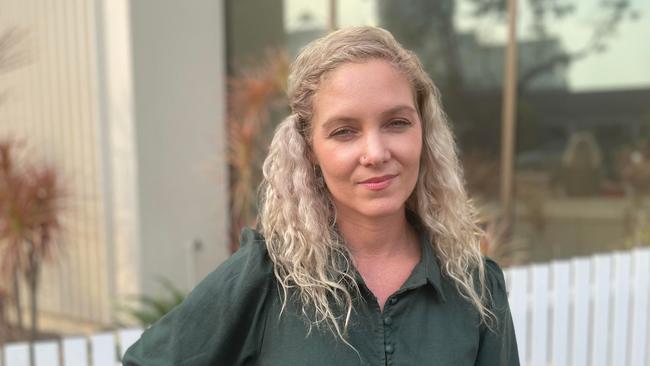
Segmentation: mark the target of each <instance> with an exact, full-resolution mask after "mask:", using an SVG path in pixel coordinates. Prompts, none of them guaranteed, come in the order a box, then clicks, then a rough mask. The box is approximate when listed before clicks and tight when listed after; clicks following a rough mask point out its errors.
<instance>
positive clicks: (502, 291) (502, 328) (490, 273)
mask: <svg viewBox="0 0 650 366" xmlns="http://www.w3.org/2000/svg"><path fill="white" fill-rule="evenodd" d="M485 272H486V273H485V275H486V279H487V286H488V289H489V290H490V293H491V295H492V296H491V298H492V299H491V310H492V312H493V313H494V315H495V317H496V322H493V323H492V324H490V327H487V326H485V325H482V326H481V336H480V344H479V351H478V356H477V358H476V366H515V365H519V353H518V351H517V340H516V339H515V330H514V326H513V324H512V317H511V315H510V306H509V304H508V295H507V293H506V283H505V279H504V277H503V271H501V268H499V265H498V264H496V262H494V261H493V260H491V259H489V258H486V260H485Z"/></svg>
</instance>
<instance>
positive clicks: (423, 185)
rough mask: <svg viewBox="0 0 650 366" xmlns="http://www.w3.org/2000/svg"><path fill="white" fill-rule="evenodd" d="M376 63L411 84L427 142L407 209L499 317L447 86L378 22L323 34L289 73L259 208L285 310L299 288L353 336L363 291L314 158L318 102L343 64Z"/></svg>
mask: <svg viewBox="0 0 650 366" xmlns="http://www.w3.org/2000/svg"><path fill="white" fill-rule="evenodd" d="M370 59H381V60H386V61H388V62H390V63H391V64H392V65H393V66H394V67H395V68H396V70H398V71H400V72H401V73H402V74H403V75H404V76H405V77H406V78H407V79H408V80H409V81H410V83H411V85H412V88H413V91H414V94H415V99H416V100H415V102H416V107H417V110H418V113H419V116H420V119H421V121H422V132H423V147H422V154H421V162H420V174H419V177H418V180H417V183H416V186H415V189H414V191H413V193H412V194H411V196H410V197H409V199H408V200H407V202H406V208H407V209H408V210H409V211H412V212H413V213H415V214H416V215H417V217H418V219H419V220H420V223H421V224H422V227H423V229H424V230H425V231H426V234H427V235H428V237H429V239H430V242H431V243H432V245H433V248H434V251H435V253H436V255H437V257H438V260H439V261H440V264H441V270H442V272H443V275H445V276H446V277H448V278H450V279H451V280H452V281H453V283H454V284H455V285H456V287H457V288H458V290H459V292H460V294H461V295H462V296H463V297H465V298H466V299H467V300H469V302H470V303H472V304H473V305H474V307H475V308H476V310H477V311H478V313H479V314H480V317H481V320H482V321H486V320H488V319H490V318H492V317H493V314H492V313H491V311H490V310H489V309H488V307H487V305H486V304H487V300H488V299H487V298H488V297H489V294H488V292H487V290H486V285H485V281H486V280H485V268H484V262H483V258H482V255H481V252H480V249H479V242H480V238H481V230H480V228H479V227H478V226H477V225H476V220H475V216H476V215H475V210H474V208H473V206H472V204H471V202H470V201H469V199H468V197H467V193H466V191H465V188H464V184H463V183H464V181H463V174H462V170H461V168H460V164H459V161H458V157H457V152H456V144H455V142H454V138H453V135H452V133H451V130H450V128H449V125H448V122H447V118H446V115H445V113H444V112H443V111H442V109H441V106H440V96H439V93H438V90H437V88H436V87H435V86H434V84H433V82H432V81H431V78H430V77H429V76H428V75H427V74H426V72H425V71H424V69H423V68H422V65H421V63H420V61H419V60H418V58H417V56H416V55H415V54H414V53H412V52H410V51H408V50H405V49H404V48H403V47H402V46H401V45H400V44H399V43H398V42H397V41H396V40H395V39H394V38H393V36H392V35H391V34H390V33H389V32H388V31H386V30H383V29H380V28H374V27H354V28H346V29H342V30H339V31H336V32H333V33H331V34H329V35H327V36H326V37H323V38H321V39H318V40H315V41H313V42H312V43H310V44H309V45H307V47H306V48H304V49H303V50H302V52H301V53H300V55H299V56H298V58H297V59H296V60H295V62H294V63H293V64H292V66H291V69H290V73H289V80H288V91H287V94H288V97H289V104H290V106H291V112H292V113H291V114H290V115H289V116H288V117H287V118H286V119H285V120H284V121H282V122H281V123H280V125H279V126H278V128H277V130H276V132H275V135H274V137H273V140H272V142H271V146H270V149H269V154H268V156H267V158H266V160H265V161H264V165H263V174H264V179H263V181H262V184H261V186H260V213H259V224H260V230H261V232H262V235H263V236H264V237H265V239H266V246H267V249H268V253H269V256H270V258H271V260H272V261H273V265H274V272H275V276H276V278H277V281H278V283H279V287H281V289H282V295H283V307H282V308H283V309H284V308H285V306H286V304H287V301H288V297H289V295H290V294H291V296H296V298H297V299H298V300H299V301H300V303H301V304H302V312H303V314H304V315H305V316H306V317H307V318H308V320H309V323H310V324H311V325H319V324H326V325H327V327H328V328H329V329H330V330H331V331H333V333H334V334H335V335H337V336H338V337H340V338H341V339H343V340H344V341H345V334H346V331H347V328H348V325H349V320H350V315H351V312H352V307H353V301H354V299H355V298H356V297H357V296H358V295H359V292H358V291H359V289H358V287H357V284H356V281H355V280H354V274H353V268H352V265H351V262H350V253H349V252H348V250H347V248H346V246H345V243H344V241H343V240H342V239H341V238H340V236H339V235H338V233H337V229H336V211H335V208H334V206H333V204H332V199H331V196H330V194H329V192H328V190H327V187H325V186H324V184H323V183H322V181H320V180H319V176H318V173H317V172H316V171H315V168H314V164H313V163H312V161H311V160H310V159H309V156H310V152H311V133H312V131H311V128H312V125H311V122H312V113H313V98H314V95H315V93H316V92H317V91H318V88H319V86H320V84H321V82H322V80H323V77H324V76H326V75H327V74H328V73H330V72H332V71H333V70H335V69H336V68H337V67H338V66H340V65H342V64H344V63H348V62H357V63H359V62H364V61H367V60H370ZM477 283H478V286H476V284H477Z"/></svg>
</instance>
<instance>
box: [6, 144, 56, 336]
mask: <svg viewBox="0 0 650 366" xmlns="http://www.w3.org/2000/svg"><path fill="white" fill-rule="evenodd" d="M16 146H17V144H16V142H14V141H11V140H5V141H0V251H1V253H2V257H1V262H0V269H1V270H2V272H3V275H4V276H8V277H9V278H13V283H14V297H15V298H16V299H19V298H20V296H19V293H18V289H19V286H18V281H19V276H20V275H22V276H24V278H25V280H26V282H27V286H28V289H29V303H30V315H31V316H30V318H31V331H30V334H31V335H30V338H31V339H32V340H35V339H36V337H37V333H38V296H37V293H38V287H39V280H40V275H41V269H42V265H43V263H44V262H45V261H47V260H50V259H51V258H52V257H53V255H54V253H55V251H56V250H57V249H58V248H57V246H58V245H59V242H58V241H57V240H56V239H57V237H58V234H59V233H60V231H61V214H62V202H63V199H64V197H65V196H66V191H65V190H64V189H63V186H62V182H61V178H60V176H59V174H58V173H57V171H56V170H55V169H54V168H53V167H52V166H50V165H47V164H27V163H25V162H19V161H18V160H17V159H16V156H15V154H14V149H15V147H16ZM18 306H19V304H18ZM17 311H18V312H19V313H18V316H19V317H22V314H21V313H20V310H19V309H17Z"/></svg>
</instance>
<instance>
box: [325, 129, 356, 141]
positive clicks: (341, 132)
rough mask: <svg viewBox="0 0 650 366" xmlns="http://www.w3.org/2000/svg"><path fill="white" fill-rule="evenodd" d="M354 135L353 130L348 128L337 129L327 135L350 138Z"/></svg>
mask: <svg viewBox="0 0 650 366" xmlns="http://www.w3.org/2000/svg"><path fill="white" fill-rule="evenodd" d="M353 135H354V130H353V129H351V128H348V127H343V128H338V129H336V130H334V131H332V132H331V133H330V134H329V137H336V138H342V139H345V138H350V137H352V136H353Z"/></svg>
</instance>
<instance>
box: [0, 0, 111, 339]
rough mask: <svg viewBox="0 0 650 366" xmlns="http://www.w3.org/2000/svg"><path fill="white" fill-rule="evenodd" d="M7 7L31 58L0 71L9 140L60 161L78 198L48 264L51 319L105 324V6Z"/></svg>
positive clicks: (3, 131)
mask: <svg viewBox="0 0 650 366" xmlns="http://www.w3.org/2000/svg"><path fill="white" fill-rule="evenodd" d="M0 9H2V11H1V12H0V27H1V28H2V29H3V30H4V29H7V28H9V27H17V29H18V30H19V32H21V33H23V34H24V37H23V38H22V42H20V43H19V44H18V45H17V47H16V50H17V51H18V52H20V53H22V54H23V55H25V56H26V57H25V59H24V60H25V63H24V64H23V65H22V66H21V67H19V68H18V69H16V70H15V71H12V72H9V73H6V74H2V76H0V78H1V79H0V80H1V81H0V89H2V92H3V93H6V94H5V96H6V97H5V98H4V99H3V101H2V103H1V104H0V138H7V137H14V138H16V139H20V140H23V141H24V142H25V144H26V148H25V149H23V152H24V153H25V154H24V155H25V157H26V158H29V159H30V160H43V161H47V162H50V163H52V164H54V165H55V166H56V167H57V168H58V169H59V171H60V172H61V174H62V175H63V178H64V182H65V184H66V185H67V188H68V191H69V197H70V198H69V199H68V201H66V205H65V217H64V221H63V225H64V228H65V233H64V237H63V238H62V240H61V248H60V250H58V251H57V255H56V258H55V260H54V262H52V263H49V264H47V265H45V266H44V269H43V276H42V283H41V286H40V293H39V301H40V304H41V309H42V316H41V325H42V327H43V328H46V329H47V328H49V329H62V330H66V329H70V330H72V329H73V328H74V329H86V328H92V327H96V326H98V325H99V324H102V323H106V322H108V321H109V318H110V316H109V315H110V294H109V285H108V283H109V279H108V272H107V265H108V257H107V251H106V247H107V242H106V231H105V229H106V228H105V226H104V222H103V215H104V208H105V207H104V202H103V201H102V189H103V188H102V181H101V174H100V173H101V170H102V164H101V156H100V151H99V150H98V148H97V146H98V139H99V135H100V133H101V131H100V130H101V129H100V125H99V120H98V118H97V116H98V110H99V109H98V98H97V97H98V91H97V80H96V77H95V75H96V72H95V70H96V66H97V62H96V54H95V52H94V50H95V47H96V40H95V34H96V33H95V14H96V10H97V9H96V7H95V3H94V2H91V1H75V0H62V1H57V2H50V1H47V2H43V1H37V0H21V1H17V0H0ZM25 294H26V291H23V295H25ZM25 300H26V298H25ZM25 300H24V301H23V303H26V301H25Z"/></svg>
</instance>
